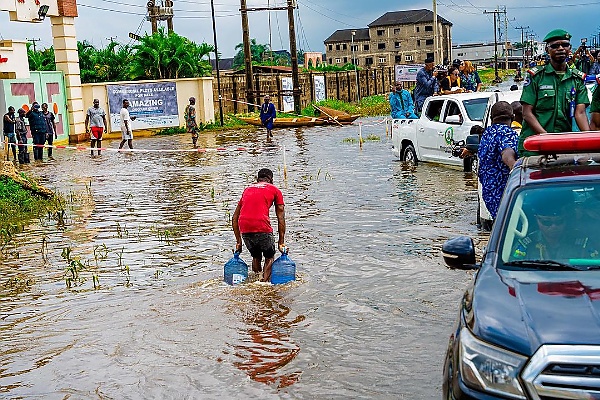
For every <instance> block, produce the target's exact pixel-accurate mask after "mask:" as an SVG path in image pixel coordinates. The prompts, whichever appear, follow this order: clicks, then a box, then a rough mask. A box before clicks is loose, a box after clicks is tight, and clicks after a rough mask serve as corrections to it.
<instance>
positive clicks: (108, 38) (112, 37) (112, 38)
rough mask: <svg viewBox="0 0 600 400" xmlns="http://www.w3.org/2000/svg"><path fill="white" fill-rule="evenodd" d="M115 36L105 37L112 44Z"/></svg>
mask: <svg viewBox="0 0 600 400" xmlns="http://www.w3.org/2000/svg"><path fill="white" fill-rule="evenodd" d="M116 38H117V37H116V36H111V37H107V38H106V40H110V44H113V42H114V41H115V39H116Z"/></svg>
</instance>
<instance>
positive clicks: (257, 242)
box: [232, 168, 285, 282]
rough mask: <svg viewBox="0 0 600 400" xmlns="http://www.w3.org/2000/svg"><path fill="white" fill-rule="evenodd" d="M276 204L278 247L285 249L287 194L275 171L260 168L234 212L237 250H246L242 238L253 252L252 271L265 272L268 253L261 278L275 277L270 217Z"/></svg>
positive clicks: (233, 223) (273, 241)
mask: <svg viewBox="0 0 600 400" xmlns="http://www.w3.org/2000/svg"><path fill="white" fill-rule="evenodd" d="M273 204H275V214H276V215H277V230H278V232H279V241H278V247H279V250H280V251H281V252H283V251H284V250H285V245H284V239H285V212H284V204H283V195H282V194H281V190H279V189H278V188H277V187H276V186H275V185H273V171H271V170H270V169H267V168H263V169H261V170H260V171H258V175H257V178H256V183H253V184H252V185H250V186H248V187H247V188H246V189H245V190H244V193H243V194H242V198H241V199H240V201H239V203H238V205H237V207H236V209H235V212H234V213H233V221H232V225H233V233H234V234H235V239H236V241H237V243H236V245H235V251H236V252H241V251H242V238H243V239H244V243H245V244H246V248H247V249H248V251H249V252H250V255H252V271H254V272H261V265H260V264H261V262H262V256H263V255H264V256H265V264H264V272H263V276H262V279H261V281H263V282H268V281H269V280H270V279H271V266H272V265H273V259H274V258H275V238H274V237H273V228H272V227H271V220H270V218H269V209H270V208H271V205H273Z"/></svg>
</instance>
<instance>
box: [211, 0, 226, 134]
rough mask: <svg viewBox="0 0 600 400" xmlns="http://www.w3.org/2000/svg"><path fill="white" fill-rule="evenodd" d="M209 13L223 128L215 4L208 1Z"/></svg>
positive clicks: (220, 117) (221, 117)
mask: <svg viewBox="0 0 600 400" xmlns="http://www.w3.org/2000/svg"><path fill="white" fill-rule="evenodd" d="M210 11H211V15H212V25H213V38H214V42H215V65H216V67H217V91H218V93H219V120H220V122H221V126H223V98H222V96H221V73H220V72H219V50H218V49H217V25H216V23H215V2H214V0H210Z"/></svg>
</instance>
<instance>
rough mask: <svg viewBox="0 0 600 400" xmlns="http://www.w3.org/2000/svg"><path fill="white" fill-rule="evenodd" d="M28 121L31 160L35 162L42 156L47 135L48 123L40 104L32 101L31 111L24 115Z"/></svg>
mask: <svg viewBox="0 0 600 400" xmlns="http://www.w3.org/2000/svg"><path fill="white" fill-rule="evenodd" d="M26 117H27V119H28V120H29V129H30V130H31V136H33V144H34V146H33V158H34V159H35V160H40V161H41V160H42V158H43V155H44V147H43V146H44V144H46V134H47V133H48V123H47V122H46V118H44V114H42V110H41V109H40V104H39V103H38V102H37V101H34V102H33V104H32V105H31V109H30V110H29V111H28V112H27V114H26Z"/></svg>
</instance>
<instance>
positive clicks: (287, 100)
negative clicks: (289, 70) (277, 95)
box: [281, 77, 294, 112]
mask: <svg viewBox="0 0 600 400" xmlns="http://www.w3.org/2000/svg"><path fill="white" fill-rule="evenodd" d="M281 89H282V90H284V91H289V93H293V90H294V84H293V83H292V78H291V77H282V78H281ZM290 111H294V96H283V112H290Z"/></svg>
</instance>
